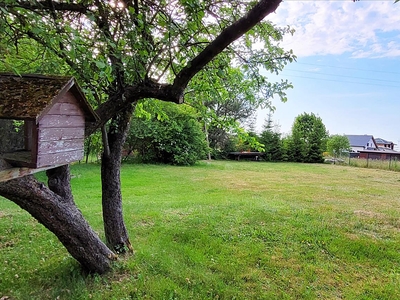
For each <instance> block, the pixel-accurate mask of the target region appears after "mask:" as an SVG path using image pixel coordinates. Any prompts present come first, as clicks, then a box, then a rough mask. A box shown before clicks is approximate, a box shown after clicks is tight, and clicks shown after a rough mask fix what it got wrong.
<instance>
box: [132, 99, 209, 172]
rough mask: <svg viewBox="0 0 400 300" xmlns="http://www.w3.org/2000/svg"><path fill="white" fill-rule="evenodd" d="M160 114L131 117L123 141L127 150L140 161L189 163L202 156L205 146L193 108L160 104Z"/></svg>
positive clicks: (202, 157)
mask: <svg viewBox="0 0 400 300" xmlns="http://www.w3.org/2000/svg"><path fill="white" fill-rule="evenodd" d="M159 105H160V106H162V110H163V112H162V113H163V115H162V117H160V115H159V114H154V115H153V116H151V117H144V116H140V117H134V118H133V119H132V122H131V128H130V132H129V136H128V138H127V142H126V148H127V149H128V152H131V153H134V155H135V160H137V161H140V162H144V163H165V164H173V165H193V164H194V163H195V162H196V161H198V160H200V159H204V158H205V156H206V151H207V145H206V142H205V135H204V133H203V131H202V129H201V124H200V123H199V122H198V121H197V119H196V115H195V113H194V111H193V110H192V109H191V108H190V107H188V106H185V105H179V106H178V105H175V104H172V103H162V104H160V103H159Z"/></svg>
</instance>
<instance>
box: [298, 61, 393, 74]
mask: <svg viewBox="0 0 400 300" xmlns="http://www.w3.org/2000/svg"><path fill="white" fill-rule="evenodd" d="M295 64H300V65H309V66H316V67H328V68H336V69H347V70H356V71H365V72H374V73H387V74H398V75H400V72H393V71H379V70H368V69H359V68H351V67H338V66H329V65H319V64H310V63H301V62H296V63H295Z"/></svg>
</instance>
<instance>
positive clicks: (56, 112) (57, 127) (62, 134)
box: [0, 74, 97, 169]
mask: <svg viewBox="0 0 400 300" xmlns="http://www.w3.org/2000/svg"><path fill="white" fill-rule="evenodd" d="M0 118H2V119H11V120H22V121H23V123H24V124H23V128H24V129H23V132H24V141H25V142H24V143H25V145H24V147H23V149H19V150H18V151H13V152H12V153H2V154H1V155H0V156H1V158H3V159H4V160H6V161H7V162H8V163H9V164H11V165H12V166H15V167H27V168H34V169H38V168H49V167H51V166H55V165H64V164H69V163H71V162H74V161H78V160H81V159H82V158H83V154H84V153H83V152H84V147H83V145H84V137H85V122H94V121H96V119H97V116H96V114H95V112H94V111H93V109H92V108H91V106H90V105H89V103H88V102H87V100H86V98H85V96H84V95H83V93H82V91H81V89H80V88H79V86H78V84H77V83H76V82H75V79H74V78H73V77H61V76H51V77H49V76H41V75H22V76H18V75H12V74H0ZM0 143H1V141H0Z"/></svg>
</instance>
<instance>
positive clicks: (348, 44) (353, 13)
mask: <svg viewBox="0 0 400 300" xmlns="http://www.w3.org/2000/svg"><path fill="white" fill-rule="evenodd" d="M399 15H400V4H393V2H392V1H360V2H355V3H354V2H352V1H351V0H348V1H285V2H283V3H282V4H281V5H280V6H279V7H278V9H277V10H276V13H275V14H271V15H270V16H269V20H271V21H272V22H273V23H275V24H277V25H281V26H286V25H290V26H291V27H292V28H294V29H295V30H296V32H295V34H294V35H293V36H289V35H288V36H285V38H284V41H283V43H282V46H283V47H284V48H285V49H293V50H294V53H295V54H296V55H297V56H299V57H301V56H312V55H327V54H334V55H338V54H343V53H346V52H347V53H350V55H351V56H353V57H355V58H358V57H363V58H365V57H370V58H373V57H374V58H375V57H395V56H399V54H400V22H399V21H398V16H399Z"/></svg>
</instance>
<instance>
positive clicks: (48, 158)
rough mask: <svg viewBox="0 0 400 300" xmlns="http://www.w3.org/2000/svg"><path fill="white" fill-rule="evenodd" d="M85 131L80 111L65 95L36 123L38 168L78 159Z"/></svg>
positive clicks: (80, 156)
mask: <svg viewBox="0 0 400 300" xmlns="http://www.w3.org/2000/svg"><path fill="white" fill-rule="evenodd" d="M84 131H85V117H84V113H83V110H82V109H81V108H80V107H79V103H78V101H77V100H76V99H75V97H74V96H73V94H72V93H71V92H67V93H66V94H65V96H64V97H63V98H62V99H60V100H59V101H58V102H57V103H55V104H54V105H53V107H52V108H51V109H50V110H49V112H48V113H47V114H46V115H45V116H44V117H43V118H42V119H41V120H40V122H39V132H38V158H37V167H38V168H39V167H42V166H46V165H53V164H67V163H71V162H74V161H78V160H81V159H82V158H83V144H84V134H85V132H84Z"/></svg>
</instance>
